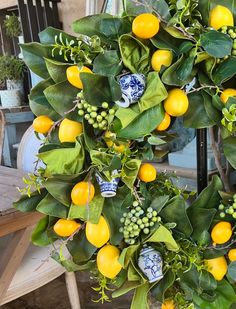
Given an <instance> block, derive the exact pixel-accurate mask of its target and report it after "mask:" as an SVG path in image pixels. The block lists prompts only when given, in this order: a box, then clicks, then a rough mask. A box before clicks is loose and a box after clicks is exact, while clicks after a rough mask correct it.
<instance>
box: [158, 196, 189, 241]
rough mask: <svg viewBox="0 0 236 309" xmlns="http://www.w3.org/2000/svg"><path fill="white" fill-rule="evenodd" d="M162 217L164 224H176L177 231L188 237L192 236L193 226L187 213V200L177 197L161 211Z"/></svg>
mask: <svg viewBox="0 0 236 309" xmlns="http://www.w3.org/2000/svg"><path fill="white" fill-rule="evenodd" d="M160 216H161V218H162V219H163V221H164V222H166V223H168V222H175V223H176V224H177V225H176V228H175V229H176V230H177V231H179V232H181V233H183V234H184V235H185V236H186V237H189V236H190V235H191V234H192V231H193V229H192V225H191V223H190V221H189V218H188V216H187V213H186V203H185V200H184V199H183V198H182V197H180V196H176V197H174V198H172V199H171V200H170V201H169V203H168V204H167V205H166V206H165V207H164V208H163V209H162V210H161V212H160Z"/></svg>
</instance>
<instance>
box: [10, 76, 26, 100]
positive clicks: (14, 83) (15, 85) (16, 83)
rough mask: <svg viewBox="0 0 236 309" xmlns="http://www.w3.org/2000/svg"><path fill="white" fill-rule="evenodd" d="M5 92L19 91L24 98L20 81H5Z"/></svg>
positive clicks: (22, 85)
mask: <svg viewBox="0 0 236 309" xmlns="http://www.w3.org/2000/svg"><path fill="white" fill-rule="evenodd" d="M6 84H7V90H19V91H20V94H21V96H22V98H23V97H24V84H23V80H22V79H7V81H6Z"/></svg>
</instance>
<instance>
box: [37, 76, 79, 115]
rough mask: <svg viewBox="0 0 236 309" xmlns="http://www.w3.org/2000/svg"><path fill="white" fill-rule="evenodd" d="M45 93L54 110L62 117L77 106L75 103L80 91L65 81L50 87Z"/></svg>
mask: <svg viewBox="0 0 236 309" xmlns="http://www.w3.org/2000/svg"><path fill="white" fill-rule="evenodd" d="M43 93H44V95H45V97H46V99H47V100H48V102H49V103H50V105H51V106H52V107H53V109H54V110H55V111H56V112H57V113H58V114H60V115H61V116H65V113H66V112H68V111H69V110H71V109H72V108H73V107H74V106H75V103H74V102H73V101H74V100H75V98H76V95H77V93H78V89H77V88H75V87H73V86H72V85H71V84H70V83H69V82H67V81H64V82H60V83H58V84H55V85H52V86H49V87H48V88H46V89H45V90H44V92H43Z"/></svg>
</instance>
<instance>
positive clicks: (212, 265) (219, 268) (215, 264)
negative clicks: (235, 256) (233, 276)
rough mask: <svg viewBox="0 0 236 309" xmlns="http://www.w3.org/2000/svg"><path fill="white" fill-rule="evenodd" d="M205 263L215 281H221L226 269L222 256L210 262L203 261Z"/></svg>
mask: <svg viewBox="0 0 236 309" xmlns="http://www.w3.org/2000/svg"><path fill="white" fill-rule="evenodd" d="M205 263H206V266H207V268H208V271H209V273H211V274H212V275H213V277H214V278H215V279H216V280H217V281H221V280H222V279H223V278H224V276H225V275H226V273H227V269H228V266H227V262H226V259H225V257H224V256H220V257H217V258H215V259H211V260H205Z"/></svg>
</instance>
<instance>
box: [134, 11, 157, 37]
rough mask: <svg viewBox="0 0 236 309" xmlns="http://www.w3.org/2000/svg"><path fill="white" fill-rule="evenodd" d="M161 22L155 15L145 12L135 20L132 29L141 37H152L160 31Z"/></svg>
mask: <svg viewBox="0 0 236 309" xmlns="http://www.w3.org/2000/svg"><path fill="white" fill-rule="evenodd" d="M159 24H160V21H159V19H158V18H157V17H156V16H155V15H153V14H150V13H143V14H140V15H138V16H136V17H135V19H134V20H133V23H132V31H133V33H134V34H135V35H136V36H137V37H138V38H140V39H150V38H152V37H153V36H155V35H156V34H157V33H158V31H159V27H160V25H159Z"/></svg>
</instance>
